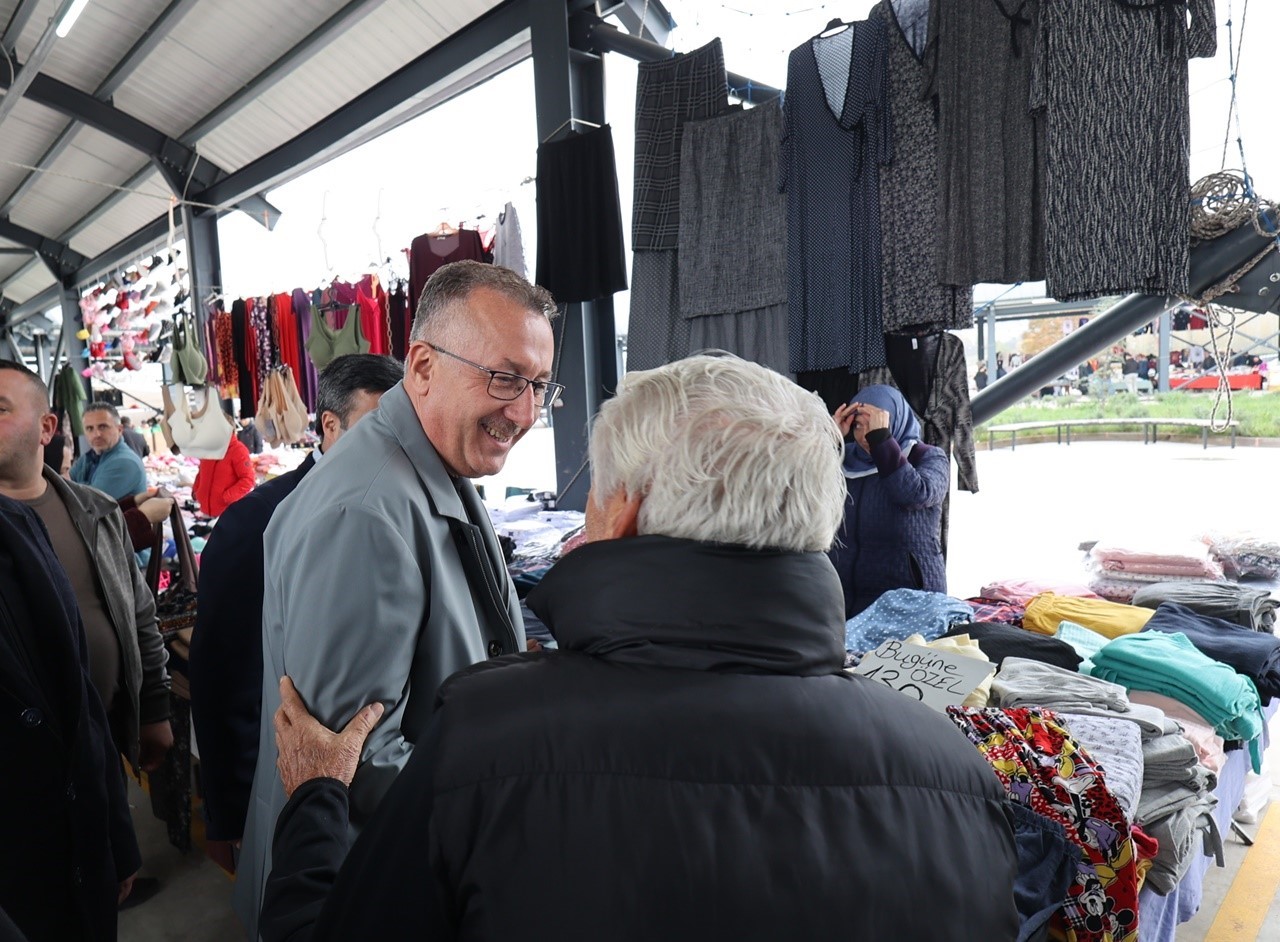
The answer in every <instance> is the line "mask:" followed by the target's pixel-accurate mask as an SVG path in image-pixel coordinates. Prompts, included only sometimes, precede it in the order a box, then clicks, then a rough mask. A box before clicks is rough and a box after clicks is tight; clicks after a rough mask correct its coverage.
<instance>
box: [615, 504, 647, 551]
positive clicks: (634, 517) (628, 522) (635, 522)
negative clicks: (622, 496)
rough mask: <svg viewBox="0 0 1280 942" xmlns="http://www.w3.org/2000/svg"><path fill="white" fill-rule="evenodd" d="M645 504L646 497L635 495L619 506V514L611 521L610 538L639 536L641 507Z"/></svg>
mask: <svg viewBox="0 0 1280 942" xmlns="http://www.w3.org/2000/svg"><path fill="white" fill-rule="evenodd" d="M643 503H644V495H642V494H634V495H631V496H628V497H627V499H626V500H624V501H620V502H619V503H618V504H617V512H616V513H615V514H614V517H613V519H612V520H610V521H609V529H610V531H611V533H610V536H611V537H612V538H613V539H615V540H616V539H620V538H621V537H624V536H638V535H639V532H640V528H639V519H640V505H641V504H643Z"/></svg>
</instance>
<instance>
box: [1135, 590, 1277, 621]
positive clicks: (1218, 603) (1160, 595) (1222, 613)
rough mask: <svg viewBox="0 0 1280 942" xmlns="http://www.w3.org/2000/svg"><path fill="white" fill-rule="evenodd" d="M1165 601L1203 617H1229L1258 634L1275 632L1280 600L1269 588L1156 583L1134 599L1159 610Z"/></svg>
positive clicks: (1137, 602) (1136, 603)
mask: <svg viewBox="0 0 1280 942" xmlns="http://www.w3.org/2000/svg"><path fill="white" fill-rule="evenodd" d="M1161 602H1178V603H1179V604H1181V605H1185V606H1187V608H1189V609H1191V610H1193V611H1195V612H1198V613H1199V614H1201V615H1212V616H1213V617H1214V618H1225V619H1226V620H1227V621H1230V622H1235V623H1236V624H1237V625H1243V626H1244V627H1246V628H1251V629H1253V630H1254V631H1267V632H1269V631H1272V630H1273V629H1274V627H1275V623H1276V609H1277V607H1280V600H1278V599H1274V598H1272V597H1271V593H1270V591H1269V590H1267V589H1254V588H1249V587H1247V586H1242V585H1237V584H1236V583H1234V582H1197V583H1192V582H1156V583H1152V584H1151V585H1144V586H1143V587H1142V588H1140V589H1138V591H1137V593H1136V594H1135V595H1134V597H1133V604H1134V605H1141V606H1142V607H1143V608H1159V607H1160V603H1161Z"/></svg>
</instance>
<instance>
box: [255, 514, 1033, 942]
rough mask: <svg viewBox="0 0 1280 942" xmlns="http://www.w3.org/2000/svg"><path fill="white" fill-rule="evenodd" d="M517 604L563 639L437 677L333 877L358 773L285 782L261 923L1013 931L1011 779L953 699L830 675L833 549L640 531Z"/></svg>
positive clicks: (299, 926)
mask: <svg viewBox="0 0 1280 942" xmlns="http://www.w3.org/2000/svg"><path fill="white" fill-rule="evenodd" d="M529 601H530V605H531V607H532V608H533V609H534V611H535V612H537V613H538V614H539V615H540V616H541V617H542V618H543V619H544V620H545V621H546V622H547V624H548V625H550V626H551V627H552V629H553V630H554V632H555V633H556V636H557V637H558V638H559V640H560V644H561V651H559V652H547V653H542V654H535V655H516V656H514V657H506V658H500V659H497V660H495V661H490V662H488V663H487V664H481V665H477V666H476V667H474V668H470V669H468V670H465V671H462V672H460V673H459V674H456V675H454V677H453V678H451V679H450V680H449V681H448V682H447V683H446V684H445V686H444V687H443V688H442V689H441V693H440V707H439V711H438V713H437V714H436V719H435V721H434V723H433V725H432V732H431V736H430V738H429V740H428V742H427V743H426V744H425V748H424V744H423V743H419V745H418V748H417V749H416V750H415V752H414V756H413V759H412V760H411V761H410V763H409V765H408V767H407V768H406V769H405V771H404V772H403V773H402V775H401V776H400V778H399V780H397V782H396V784H395V786H394V787H393V789H392V790H391V792H390V793H389V794H388V795H387V797H386V799H385V800H384V802H383V804H382V806H381V807H380V808H379V810H378V813H377V814H376V815H375V816H374V818H373V820H372V821H371V822H370V824H369V826H368V828H367V829H366V830H365V832H364V833H363V834H362V836H361V838H360V839H359V841H358V842H357V843H356V846H355V847H354V848H353V850H352V852H351V855H350V857H349V858H348V860H347V864H346V866H345V867H344V868H343V871H342V873H341V875H340V876H339V877H338V879H337V885H336V886H333V887H332V892H331V893H329V894H328V897H327V899H325V897H324V894H325V891H326V890H327V889H329V887H330V885H331V883H332V879H333V874H332V871H331V870H329V869H327V868H330V867H331V866H332V864H333V860H334V857H340V855H341V852H342V849H343V848H342V834H343V831H342V828H341V824H342V822H343V820H344V818H345V793H344V791H343V789H342V787H341V786H340V785H338V784H337V783H336V782H333V781H332V780H321V781H318V782H313V783H308V784H307V785H304V786H303V787H302V788H301V789H299V790H298V792H296V793H295V795H294V797H293V800H292V801H291V802H290V804H289V806H288V807H287V808H286V809H285V811H284V813H283V814H282V815H281V818H280V822H279V825H278V828H277V835H276V849H275V861H276V868H277V869H276V872H275V873H274V874H273V875H272V882H271V884H270V885H269V887H268V892H267V897H266V903H265V906H264V911H263V919H262V924H261V925H262V929H263V936H264V939H266V940H268V942H272V940H276V939H293V940H299V939H304V938H317V939H318V938H325V939H350V938H377V939H388V940H390V939H410V938H431V939H452V938H466V939H492V940H506V939H555V940H569V939H573V940H577V939H611V940H617V939H636V940H641V939H643V940H653V939H662V940H664V942H670V940H682V939H688V940H699V942H705V940H716V939H726V940H729V939H731V940H734V942H742V940H750V939H762V940H763V939H770V940H776V939H805V940H817V939H841V940H848V939H866V940H887V939H893V940H897V942H912V940H926V939H927V940H930V942H939V940H943V942H945V940H964V942H973V940H982V942H999V940H1011V939H1013V938H1014V937H1015V936H1016V934H1017V929H1018V921H1017V915H1016V912H1015V909H1014V902H1013V892H1012V886H1013V880H1014V874H1015V856H1014V844H1013V835H1012V830H1011V827H1010V823H1009V819H1008V817H1007V815H1006V810H1005V803H1004V797H1003V791H1002V789H1001V787H1000V785H999V782H998V781H997V780H996V779H995V777H994V776H993V775H992V774H991V771H990V769H989V768H988V767H987V765H986V763H985V762H983V761H982V759H981V758H980V756H979V755H978V753H977V751H976V750H975V749H974V748H973V747H972V746H971V745H970V744H969V743H968V741H966V740H965V739H964V737H963V736H961V735H959V734H958V733H957V732H956V730H955V729H954V728H953V727H952V726H951V724H950V723H948V722H947V721H946V719H945V718H943V717H942V716H941V715H939V714H937V713H934V712H932V711H930V710H928V709H926V708H924V707H922V706H920V705H919V704H916V703H913V702H911V701H908V700H907V699H905V698H903V697H902V696H901V695H900V694H897V693H895V692H893V691H891V690H889V689H887V688H885V687H882V686H880V685H877V684H876V683H874V682H872V681H867V680H864V679H862V678H860V677H851V676H849V675H846V674H844V673H843V672H841V670H840V667H841V663H842V659H843V654H844V652H843V632H844V619H843V602H842V599H841V591H840V584H839V582H838V580H837V579H836V576H835V573H834V571H833V570H832V568H831V565H830V563H829V562H828V561H827V559H826V558H825V556H823V555H821V554H799V553H773V552H753V551H748V550H744V549H741V548H733V547H714V546H709V545H705V544H698V543H692V542H689V541H684V540H675V539H668V538H665V537H634V538H630V539H623V540H617V541H609V542H603V543H596V544H591V545H588V546H585V547H582V548H581V549H578V550H575V551H574V552H573V553H572V554H571V555H570V556H568V557H566V558H565V559H564V560H562V561H561V562H560V563H559V564H557V566H556V567H555V568H554V569H553V570H552V571H551V572H550V573H549V574H548V575H547V577H546V579H545V580H544V581H543V583H542V584H541V585H540V586H539V587H538V588H537V589H536V590H535V591H534V592H533V593H532V594H531V596H530V599H529ZM408 901H412V903H409V902H408ZM312 920H315V922H314V926H313V927H308V925H307V923H309V922H311V921H312ZM310 932H313V934H311V935H309V934H308V933H310Z"/></svg>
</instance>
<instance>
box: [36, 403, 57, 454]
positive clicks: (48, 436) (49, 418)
mask: <svg viewBox="0 0 1280 942" xmlns="http://www.w3.org/2000/svg"><path fill="white" fill-rule="evenodd" d="M57 431H58V417H57V416H56V415H54V414H53V413H52V412H46V413H45V414H44V415H43V416H41V417H40V447H42V448H43V447H44V446H45V445H47V444H49V442H51V441H52V440H53V435H54V433H55V432H57Z"/></svg>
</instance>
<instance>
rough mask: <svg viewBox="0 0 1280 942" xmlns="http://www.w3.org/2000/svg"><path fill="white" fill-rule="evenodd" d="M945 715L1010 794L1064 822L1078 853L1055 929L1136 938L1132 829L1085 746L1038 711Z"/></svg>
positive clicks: (1078, 935)
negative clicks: (1080, 858) (973, 746)
mask: <svg viewBox="0 0 1280 942" xmlns="http://www.w3.org/2000/svg"><path fill="white" fill-rule="evenodd" d="M1005 663H1006V665H1007V664H1008V663H1009V662H1008V661H1006V662H1005ZM947 716H948V718H949V719H950V720H951V722H952V723H954V724H955V725H956V728H957V729H959V730H960V731H961V732H962V733H964V735H965V736H966V737H967V738H968V739H969V741H970V742H971V743H973V744H974V745H975V746H976V747H977V749H978V751H979V752H980V753H981V754H982V756H983V758H985V759H986V760H987V762H988V763H990V765H991V768H992V771H994V772H995V774H996V777H997V778H999V779H1000V782H1001V784H1002V785H1004V788H1005V793H1006V794H1007V795H1008V796H1009V799H1010V800H1011V801H1012V802H1014V803H1015V804H1019V805H1023V806H1025V807H1027V808H1029V809H1030V810H1032V811H1034V812H1036V813H1037V814H1039V815H1041V816H1043V817H1045V818H1047V819H1049V820H1050V821H1056V822H1058V823H1059V824H1060V825H1062V828H1063V831H1064V833H1065V834H1066V836H1067V838H1068V839H1069V840H1070V841H1071V842H1072V843H1073V844H1074V845H1075V846H1076V848H1077V849H1078V850H1079V851H1080V852H1081V854H1082V857H1083V859H1082V860H1081V863H1080V865H1079V866H1078V867H1076V868H1075V872H1074V875H1073V880H1072V882H1071V884H1070V885H1069V887H1068V889H1067V895H1066V897H1065V899H1064V900H1063V902H1062V905H1061V907H1060V908H1059V909H1058V910H1057V912H1056V913H1054V914H1053V919H1054V923H1053V927H1054V930H1055V931H1054V934H1055V935H1056V936H1058V937H1062V936H1064V935H1065V936H1066V937H1067V938H1073V939H1076V940H1079V942H1104V940H1107V939H1130V938H1133V937H1135V936H1136V934H1137V927H1138V853H1137V851H1136V849H1135V846H1134V843H1133V833H1132V827H1131V825H1130V823H1129V821H1128V820H1126V818H1125V816H1124V813H1123V811H1122V809H1121V807H1120V803H1119V802H1118V801H1116V800H1114V797H1113V795H1112V793H1111V792H1110V790H1109V788H1108V787H1107V784H1106V773H1105V772H1103V771H1101V770H1100V769H1099V767H1098V764H1097V763H1096V762H1095V761H1094V759H1093V757H1092V756H1091V755H1090V754H1089V752H1088V750H1087V749H1084V748H1081V746H1080V744H1079V743H1078V742H1077V741H1076V740H1075V739H1074V738H1073V737H1072V735H1071V733H1070V732H1069V731H1068V730H1067V729H1066V727H1065V726H1064V725H1063V724H1062V723H1060V722H1059V718H1058V717H1057V716H1055V715H1054V714H1052V713H1048V712H1045V711H1042V710H1036V709H1010V710H997V709H992V708H988V709H985V710H972V709H966V708H964V707H948V708H947ZM1103 873H1105V874H1106V878H1105V879H1103V878H1102V877H1101V876H1100V874H1103ZM1024 914H1025V911H1024ZM1023 929H1024V932H1025V930H1027V929H1028V926H1027V925H1026V924H1024V926H1023ZM1024 937H1025V936H1024Z"/></svg>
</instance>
